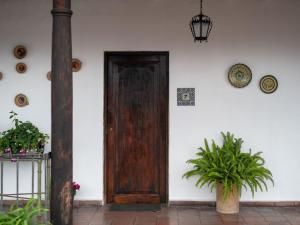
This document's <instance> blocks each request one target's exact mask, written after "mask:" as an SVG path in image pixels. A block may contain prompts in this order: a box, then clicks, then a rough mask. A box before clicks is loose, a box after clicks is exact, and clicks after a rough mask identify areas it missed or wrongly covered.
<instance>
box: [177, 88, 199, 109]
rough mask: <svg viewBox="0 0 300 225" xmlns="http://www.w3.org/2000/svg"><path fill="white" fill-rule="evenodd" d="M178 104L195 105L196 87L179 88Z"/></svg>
mask: <svg viewBox="0 0 300 225" xmlns="http://www.w3.org/2000/svg"><path fill="white" fill-rule="evenodd" d="M177 105H178V106H195V88H177Z"/></svg>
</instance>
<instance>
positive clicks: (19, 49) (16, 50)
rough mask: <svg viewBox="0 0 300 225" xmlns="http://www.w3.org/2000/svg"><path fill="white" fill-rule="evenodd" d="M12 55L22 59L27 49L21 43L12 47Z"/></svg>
mask: <svg viewBox="0 0 300 225" xmlns="http://www.w3.org/2000/svg"><path fill="white" fill-rule="evenodd" d="M14 55H15V57H16V58H17V59H23V58H25V56H26V55H27V49H26V47H25V46H23V45H18V46H16V47H15V48H14Z"/></svg>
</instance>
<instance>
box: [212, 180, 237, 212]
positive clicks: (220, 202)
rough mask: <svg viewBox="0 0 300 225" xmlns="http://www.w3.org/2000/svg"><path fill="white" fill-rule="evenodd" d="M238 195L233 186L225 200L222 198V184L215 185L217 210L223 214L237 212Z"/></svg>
mask: <svg viewBox="0 0 300 225" xmlns="http://www.w3.org/2000/svg"><path fill="white" fill-rule="evenodd" d="M239 200H240V196H239V193H238V191H237V188H236V187H235V188H234V189H233V190H232V192H231V193H230V194H229V195H228V198H227V199H226V200H224V199H223V184H218V185H217V212H219V213H223V214H235V213H239V208H240V207H239Z"/></svg>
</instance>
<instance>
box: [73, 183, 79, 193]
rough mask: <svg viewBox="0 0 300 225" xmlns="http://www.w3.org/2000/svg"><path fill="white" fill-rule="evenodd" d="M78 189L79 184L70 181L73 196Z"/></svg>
mask: <svg viewBox="0 0 300 225" xmlns="http://www.w3.org/2000/svg"><path fill="white" fill-rule="evenodd" d="M79 189H80V184H79V183H77V182H72V194H73V197H74V196H75V195H76V192H77V191H79Z"/></svg>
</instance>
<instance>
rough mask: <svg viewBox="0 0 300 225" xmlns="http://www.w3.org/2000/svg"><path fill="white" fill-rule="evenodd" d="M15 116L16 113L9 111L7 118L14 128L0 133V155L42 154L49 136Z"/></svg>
mask: <svg viewBox="0 0 300 225" xmlns="http://www.w3.org/2000/svg"><path fill="white" fill-rule="evenodd" d="M17 116H18V114H17V113H15V112H13V111H11V112H10V117H9V118H10V119H11V120H12V122H13V124H14V127H13V128H11V129H9V130H6V131H4V132H2V133H0V153H12V154H16V153H24V154H26V152H29V151H33V152H42V151H43V150H44V146H45V144H46V143H47V142H48V139H49V136H48V135H47V134H44V133H41V132H40V131H39V129H38V128H37V127H36V126H34V125H33V124H32V123H31V122H28V121H26V122H23V121H21V120H19V119H18V117H17Z"/></svg>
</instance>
